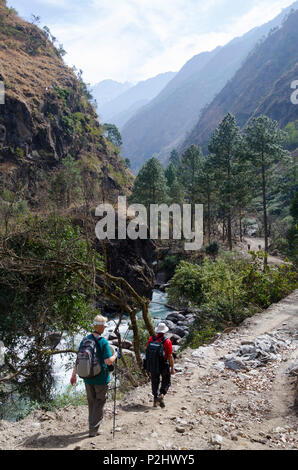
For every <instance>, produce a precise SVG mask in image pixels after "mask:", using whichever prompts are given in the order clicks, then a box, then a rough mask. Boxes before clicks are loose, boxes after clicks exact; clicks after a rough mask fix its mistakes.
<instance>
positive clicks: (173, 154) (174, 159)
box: [170, 149, 180, 167]
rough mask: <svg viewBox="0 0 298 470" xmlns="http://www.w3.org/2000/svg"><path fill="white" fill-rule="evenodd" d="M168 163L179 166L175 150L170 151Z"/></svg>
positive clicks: (178, 158) (177, 154)
mask: <svg viewBox="0 0 298 470" xmlns="http://www.w3.org/2000/svg"><path fill="white" fill-rule="evenodd" d="M170 163H172V164H173V165H174V166H176V167H178V166H179V165H180V157H179V153H178V152H177V150H175V149H174V150H172V152H171V155H170Z"/></svg>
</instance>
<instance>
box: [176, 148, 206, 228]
mask: <svg viewBox="0 0 298 470" xmlns="http://www.w3.org/2000/svg"><path fill="white" fill-rule="evenodd" d="M202 159H203V154H202V150H201V148H200V147H197V146H196V145H191V146H190V147H188V148H187V149H186V150H185V152H184V153H183V154H182V157H181V164H180V166H179V178H180V181H181V183H182V184H183V187H184V191H185V198H186V200H187V202H188V203H189V204H191V205H192V226H193V224H194V211H195V204H196V202H198V193H199V192H198V177H199V174H200V171H201V165H202Z"/></svg>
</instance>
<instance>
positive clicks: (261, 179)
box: [246, 115, 289, 266]
mask: <svg viewBox="0 0 298 470" xmlns="http://www.w3.org/2000/svg"><path fill="white" fill-rule="evenodd" d="M284 140H285V133H284V132H283V131H282V130H281V129H280V128H279V126H278V123H277V121H273V120H272V119H270V118H269V117H267V116H264V115H262V116H259V117H257V118H254V119H253V120H252V122H251V124H250V125H249V126H248V127H247V130H246V142H247V145H248V151H249V157H250V159H251V161H252V164H253V166H254V168H255V178H256V183H257V187H258V188H259V191H260V192H261V194H262V201H263V223H264V238H265V253H266V254H268V251H269V226H268V210H267V209H268V185H269V180H270V177H271V176H272V172H273V168H274V167H275V164H276V163H278V162H279V163H280V162H281V161H282V160H286V159H288V158H289V153H288V152H287V151H285V150H284V148H283V146H282V143H283V142H284ZM265 266H267V257H265Z"/></svg>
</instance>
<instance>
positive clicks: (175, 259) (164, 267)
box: [159, 255, 181, 277]
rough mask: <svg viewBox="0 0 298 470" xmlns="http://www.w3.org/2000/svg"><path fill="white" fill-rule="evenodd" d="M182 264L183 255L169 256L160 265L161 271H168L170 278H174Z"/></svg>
mask: <svg viewBox="0 0 298 470" xmlns="http://www.w3.org/2000/svg"><path fill="white" fill-rule="evenodd" d="M180 262H181V255H167V256H165V257H164V259H163V260H162V262H161V263H160V266H159V270H160V271H166V273H167V274H168V276H169V277H173V276H174V274H175V271H176V268H177V266H178V265H179V263H180Z"/></svg>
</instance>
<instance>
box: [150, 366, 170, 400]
mask: <svg viewBox="0 0 298 470" xmlns="http://www.w3.org/2000/svg"><path fill="white" fill-rule="evenodd" d="M160 379H161V387H160V391H159V385H160ZM151 383H152V394H153V396H154V398H157V397H158V395H166V394H167V392H168V390H169V388H170V386H171V371H170V366H169V365H168V364H167V365H166V367H165V368H164V369H163V370H162V371H161V372H160V373H159V374H152V373H151Z"/></svg>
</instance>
